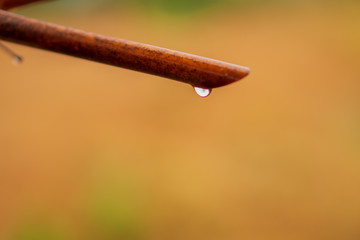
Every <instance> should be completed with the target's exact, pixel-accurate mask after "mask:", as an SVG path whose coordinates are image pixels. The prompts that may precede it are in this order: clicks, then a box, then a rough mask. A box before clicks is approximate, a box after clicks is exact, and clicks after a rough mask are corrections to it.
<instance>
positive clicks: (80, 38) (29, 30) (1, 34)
mask: <svg viewBox="0 0 360 240" xmlns="http://www.w3.org/2000/svg"><path fill="white" fill-rule="evenodd" d="M0 38H1V39H4V40H7V41H11V42H15V43H20V44H24V45H28V46H31V47H36V48H41V49H45V50H49V51H53V52H58V53H63V54H67V55H71V56H75V57H79V58H84V59H88V60H93V61H97V62H101V63H105V64H110V65H115V66H119V67H123V68H128V69H132V70H136V71H140V72H145V73H149V74H154V75H157V76H161V77H166V78H170V79H174V80H177V81H181V82H184V83H188V84H190V85H192V86H195V87H201V88H216V87H221V86H224V85H227V84H230V83H233V82H235V81H238V80H240V79H242V78H243V77H245V76H246V75H248V74H249V69H248V68H247V67H242V66H238V65H235V64H230V63H225V62H222V61H217V60H213V59H209V58H205V57H199V56H195V55H191V54H187V53H182V52H177V51H174V50H168V49H165V48H159V47H155V46H150V45H146V44H142V43H137V42H132V41H127V40H122V39H116V38H112V37H106V36H102V35H98V34H94V33H89V32H85V31H81V30H77V29H72V28H68V27H64V26H59V25H55V24H51V23H46V22H42V21H38V20H35V19H31V18H26V17H23V16H19V15H16V14H13V13H10V12H7V11H3V10H0Z"/></svg>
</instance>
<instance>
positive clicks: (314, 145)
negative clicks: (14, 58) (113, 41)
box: [0, 0, 360, 240]
mask: <svg viewBox="0 0 360 240" xmlns="http://www.w3.org/2000/svg"><path fill="white" fill-rule="evenodd" d="M144 2H146V1H145V0H143V1H138V3H137V4H129V3H128V2H115V1H107V2H106V3H102V4H100V1H89V2H87V1H79V2H77V3H71V2H70V1H65V2H61V1H58V2H56V1H55V2H50V3H44V4H38V5H34V6H29V7H26V8H21V9H19V10H16V11H15V12H17V13H19V14H23V15H25V16H29V17H33V18H37V19H41V20H44V21H49V22H54V23H58V24H61V25H67V26H71V27H74V28H80V29H83V30H87V31H91V32H96V33H99V34H104V35H109V36H114V37H118V38H124V39H128V40H133V41H138V42H143V43H148V44H152V45H157V46H161V47H166V48H171V49H176V50H179V51H183V52H188V53H192V54H197V55H201V56H206V57H210V58H215V59H219V60H224V61H227V62H231V63H236V64H240V65H245V66H248V67H250V68H251V74H250V75H249V76H248V77H247V78H245V79H244V80H242V81H241V82H239V83H236V84H233V85H230V86H226V87H223V88H219V89H215V90H214V91H213V93H212V94H211V95H210V96H209V97H208V98H205V99H203V98H200V97H198V96H197V95H196V94H195V92H194V91H193V89H192V88H191V87H190V86H187V85H185V84H183V83H180V82H176V81H170V80H167V79H162V78H159V77H155V76H150V75H147V74H142V73H137V72H133V71H129V70H124V69H120V68H115V67H112V66H107V65H102V64H99V63H94V62H89V61H85V60H81V59H76V58H73V57H68V56H64V55H59V54H55V53H51V52H46V51H42V50H37V49H32V48H28V47H24V46H20V45H16V44H11V43H6V42H5V44H6V45H7V46H9V47H11V49H13V50H14V51H16V52H18V53H20V55H21V56H23V57H24V62H23V64H21V65H20V66H13V65H12V64H11V59H10V58H9V57H8V56H7V55H6V54H5V53H3V52H0V62H1V77H0V239H5V240H7V239H10V240H43V239H44V240H45V239H46V240H57V239H70V240H72V239H111V240H112V239H137V240H142V239H154V240H162V239H164V240H165V239H179V240H180V239H188V240H190V239H206V240H211V239H216V240H217V239H222V240H233V239H234V240H235V239H249V240H250V239H251V240H268V239H276V240H280V239H284V240H285V239H286V240H288V239H292V240H296V239H299V240H300V239H301V240H303V239H307V240H312V239H313V240H319V239H326V240H328V239H342V240H355V239H359V238H360V204H359V203H360V191H359V184H360V161H359V160H360V125H359V123H360V109H359V101H360V94H359V93H360V81H359V80H360V72H359V70H360V28H359V26H360V15H359V14H358V13H359V10H360V4H359V3H358V2H357V1H292V2H284V1H256V2H251V1H248V2H241V3H240V2H236V1H226V2H225V1H224V2H221V1H218V2H217V3H213V4H210V5H206V4H204V5H199V6H198V7H197V8H196V9H193V8H192V3H191V1H189V3H188V4H189V6H187V7H186V8H184V11H172V9H173V10H174V9H175V10H176V9H177V7H175V8H163V7H162V6H163V5H162V4H163V3H162V2H164V1H162V2H161V1H158V2H156V1H153V2H151V1H148V4H145V3H144ZM155 2H156V3H155ZM205 5H206V6H205Z"/></svg>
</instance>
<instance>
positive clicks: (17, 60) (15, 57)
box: [12, 55, 22, 66]
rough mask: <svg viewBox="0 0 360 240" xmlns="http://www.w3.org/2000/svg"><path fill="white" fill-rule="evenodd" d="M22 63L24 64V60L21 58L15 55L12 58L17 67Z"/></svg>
mask: <svg viewBox="0 0 360 240" xmlns="http://www.w3.org/2000/svg"><path fill="white" fill-rule="evenodd" d="M21 62H22V58H21V57H19V56H15V55H14V56H13V58H12V63H13V64H14V65H15V66H17V65H19V64H20V63H21Z"/></svg>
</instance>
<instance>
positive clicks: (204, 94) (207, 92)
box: [194, 87, 211, 97]
mask: <svg viewBox="0 0 360 240" xmlns="http://www.w3.org/2000/svg"><path fill="white" fill-rule="evenodd" d="M194 90H195V92H196V93H197V95H199V96H200V97H207V96H209V95H210V93H211V89H208V88H199V87H194Z"/></svg>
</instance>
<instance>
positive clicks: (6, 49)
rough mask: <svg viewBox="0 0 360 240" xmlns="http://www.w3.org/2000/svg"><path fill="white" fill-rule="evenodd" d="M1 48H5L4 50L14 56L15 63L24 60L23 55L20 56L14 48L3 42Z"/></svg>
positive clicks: (0, 43)
mask: <svg viewBox="0 0 360 240" xmlns="http://www.w3.org/2000/svg"><path fill="white" fill-rule="evenodd" d="M0 48H1V49H2V50H4V52H6V53H7V54H8V55H9V56H10V57H11V58H12V60H13V64H14V65H18V64H19V63H21V62H22V57H20V56H19V55H18V54H16V53H15V52H14V51H13V50H11V49H10V48H8V47H7V46H6V45H4V44H3V43H2V42H0Z"/></svg>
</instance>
